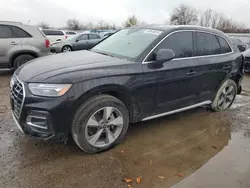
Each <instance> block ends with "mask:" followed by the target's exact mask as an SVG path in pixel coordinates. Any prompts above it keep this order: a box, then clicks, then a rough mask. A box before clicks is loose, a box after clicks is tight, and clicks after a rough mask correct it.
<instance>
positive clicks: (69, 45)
mask: <svg viewBox="0 0 250 188" xmlns="http://www.w3.org/2000/svg"><path fill="white" fill-rule="evenodd" d="M65 46H68V47H70V48H71V50H72V51H73V46H72V45H71V44H65V45H63V46H62V47H61V52H62V51H63V48H64V47H65Z"/></svg>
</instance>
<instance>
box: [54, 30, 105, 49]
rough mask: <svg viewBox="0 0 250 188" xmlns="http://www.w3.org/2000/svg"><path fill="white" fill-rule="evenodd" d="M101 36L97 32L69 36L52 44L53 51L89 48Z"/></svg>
mask: <svg viewBox="0 0 250 188" xmlns="http://www.w3.org/2000/svg"><path fill="white" fill-rule="evenodd" d="M100 40H101V37H100V36H99V35H97V34H91V33H88V34H87V33H81V34H77V35H74V36H72V37H69V38H67V40H65V41H62V42H57V43H54V44H52V45H51V52H52V53H61V52H71V51H77V50H88V49H90V48H92V47H93V46H95V45H96V44H97V43H98V42H99V41H100Z"/></svg>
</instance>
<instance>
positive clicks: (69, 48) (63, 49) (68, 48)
mask: <svg viewBox="0 0 250 188" xmlns="http://www.w3.org/2000/svg"><path fill="white" fill-rule="evenodd" d="M71 51H72V48H71V47H70V46H64V47H63V48H62V52H71Z"/></svg>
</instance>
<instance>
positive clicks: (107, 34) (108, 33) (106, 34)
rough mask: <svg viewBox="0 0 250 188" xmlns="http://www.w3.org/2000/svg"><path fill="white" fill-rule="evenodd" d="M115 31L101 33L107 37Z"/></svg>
mask: <svg viewBox="0 0 250 188" xmlns="http://www.w3.org/2000/svg"><path fill="white" fill-rule="evenodd" d="M114 33H115V32H107V33H104V34H103V37H104V38H106V37H109V36H111V35H113V34H114Z"/></svg>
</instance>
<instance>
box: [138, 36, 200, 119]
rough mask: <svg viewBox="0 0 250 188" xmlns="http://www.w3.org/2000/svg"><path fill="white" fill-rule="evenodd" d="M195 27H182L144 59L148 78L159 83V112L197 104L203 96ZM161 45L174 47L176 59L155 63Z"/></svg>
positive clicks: (156, 102)
mask: <svg viewBox="0 0 250 188" xmlns="http://www.w3.org/2000/svg"><path fill="white" fill-rule="evenodd" d="M193 48H194V40H193V32H192V31H178V32H174V33H172V34H170V35H169V36H168V37H167V38H166V39H164V40H163V41H162V42H161V43H160V44H159V45H158V46H157V47H156V48H155V49H154V50H153V52H152V53H151V54H150V55H149V56H148V57H147V58H146V60H145V62H143V71H144V76H143V79H144V82H145V83H148V85H151V87H152V86H154V87H156V91H155V95H154V110H153V114H151V116H152V115H157V114H161V113H165V112H169V111H172V110H176V109H180V108H183V107H187V106H190V105H193V104H196V103H197V102H198V101H199V100H198V99H197V95H198V93H199V85H197V83H199V81H198V79H199V74H197V72H196V65H197V60H196V59H195V58H193V53H194V50H193ZM159 49H172V50H173V51H174V52H175V59H173V60H171V61H169V62H165V63H164V64H163V66H162V67H161V68H155V67H154V60H155V59H154V58H155V54H156V53H157V51H158V50H159Z"/></svg>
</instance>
